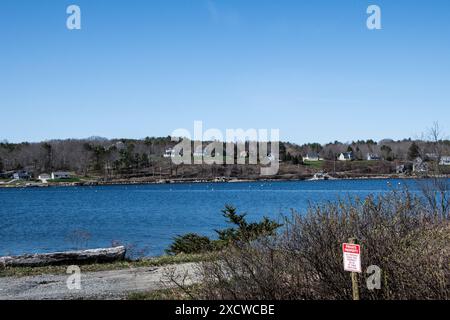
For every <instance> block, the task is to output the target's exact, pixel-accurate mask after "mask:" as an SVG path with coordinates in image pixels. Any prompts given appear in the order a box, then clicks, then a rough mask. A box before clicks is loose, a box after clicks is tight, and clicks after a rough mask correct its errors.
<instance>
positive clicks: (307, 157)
mask: <svg viewBox="0 0 450 320" xmlns="http://www.w3.org/2000/svg"><path fill="white" fill-rule="evenodd" d="M320 160H321V159H320V157H319V154H318V153H315V152H308V153H307V154H306V155H305V156H304V157H303V161H320Z"/></svg>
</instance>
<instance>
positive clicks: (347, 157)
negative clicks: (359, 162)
mask: <svg viewBox="0 0 450 320" xmlns="http://www.w3.org/2000/svg"><path fill="white" fill-rule="evenodd" d="M338 160H339V161H353V160H355V157H354V156H353V152H343V153H341V154H340V155H339V157H338Z"/></svg>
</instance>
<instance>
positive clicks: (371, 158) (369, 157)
mask: <svg viewBox="0 0 450 320" xmlns="http://www.w3.org/2000/svg"><path fill="white" fill-rule="evenodd" d="M379 160H381V157H380V156H379V155H378V154H376V153H368V154H367V161H379Z"/></svg>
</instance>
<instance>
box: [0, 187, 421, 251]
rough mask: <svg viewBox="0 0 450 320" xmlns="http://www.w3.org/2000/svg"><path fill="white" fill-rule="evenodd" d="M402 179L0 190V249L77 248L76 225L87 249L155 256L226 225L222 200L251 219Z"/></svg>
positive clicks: (377, 189) (366, 191) (372, 191)
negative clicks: (126, 248)
mask: <svg viewBox="0 0 450 320" xmlns="http://www.w3.org/2000/svg"><path fill="white" fill-rule="evenodd" d="M405 184H407V185H408V186H409V188H410V189H417V188H418V186H417V185H416V183H415V182H414V181H412V180H408V181H406V180H392V179H391V180H338V181H315V182H309V181H303V182H270V183H261V182H252V183H221V184H176V185H174V184H171V185H136V186H98V187H69V188H42V189H0V255H7V254H23V253H35V252H52V251H59V250H69V249H76V248H75V247H77V246H80V244H76V243H75V242H74V241H73V240H70V239H69V238H70V237H68V235H69V234H71V233H72V232H73V231H74V230H85V231H87V232H89V233H90V235H91V237H90V239H89V241H88V243H87V244H86V245H87V247H90V248H96V247H108V246H110V245H111V243H112V241H119V242H121V243H124V244H134V245H135V246H137V247H139V248H147V249H148V251H147V254H149V255H159V254H162V253H163V252H164V249H166V248H167V246H168V245H169V244H170V242H171V240H172V239H173V237H174V236H176V235H179V234H184V233H187V232H196V233H200V234H204V235H209V236H212V235H214V231H213V230H214V229H217V228H221V227H224V226H225V224H224V220H223V217H222V215H221V209H223V207H224V205H225V204H232V205H234V206H236V207H237V208H238V210H239V211H240V212H246V213H247V214H248V218H249V220H258V219H260V218H261V217H262V216H264V215H266V216H269V217H273V218H279V217H280V215H282V214H290V212H291V209H295V210H297V211H304V209H305V208H307V206H308V203H309V202H321V201H324V200H334V199H336V198H337V197H343V196H347V195H351V196H366V195H368V194H377V193H383V192H387V191H389V190H390V189H392V188H402V187H403V186H404V185H405Z"/></svg>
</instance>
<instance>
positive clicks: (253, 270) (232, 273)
mask: <svg viewBox="0 0 450 320" xmlns="http://www.w3.org/2000/svg"><path fill="white" fill-rule="evenodd" d="M349 237H356V238H357V239H358V240H359V243H360V244H361V245H362V267H363V270H366V269H367V267H369V266H370V265H377V266H379V267H380V268H381V270H382V279H381V280H382V281H381V282H382V286H381V289H380V290H374V291H371V290H369V289H368V288H367V286H366V277H368V275H366V274H364V273H363V274H360V275H359V284H360V295H361V298H362V299H370V300H377V299H383V300H385V299H395V300H403V299H449V298H450V287H449V280H450V269H449V268H450V224H449V220H448V218H447V217H445V216H443V215H436V214H435V212H433V210H430V207H429V206H428V205H427V204H426V203H425V202H424V201H423V198H421V197H420V196H417V195H413V194H411V193H409V192H408V191H402V192H397V191H393V192H392V193H390V194H387V195H382V196H378V197H368V198H366V199H363V200H360V199H353V200H352V199H348V200H346V201H339V202H337V203H327V204H324V205H316V206H311V207H310V208H309V210H308V212H307V213H306V214H299V213H296V212H294V213H293V215H292V217H291V218H289V219H286V223H285V226H284V229H283V232H281V233H280V234H279V235H277V236H272V237H264V238H261V239H259V240H257V241H252V242H250V243H239V244H238V245H235V246H233V247H232V248H229V249H227V250H225V251H223V252H221V253H219V254H218V258H217V260H215V261H213V262H207V263H203V265H202V267H201V272H202V276H203V279H204V281H203V285H202V290H201V291H200V293H199V294H198V296H197V297H196V298H203V299H256V300H258V299H327V300H328V299H333V300H334V299H337V300H346V299H352V288H351V281H350V274H349V273H348V272H345V271H344V270H343V265H342V253H341V245H342V243H344V242H347V241H348V238H349Z"/></svg>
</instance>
